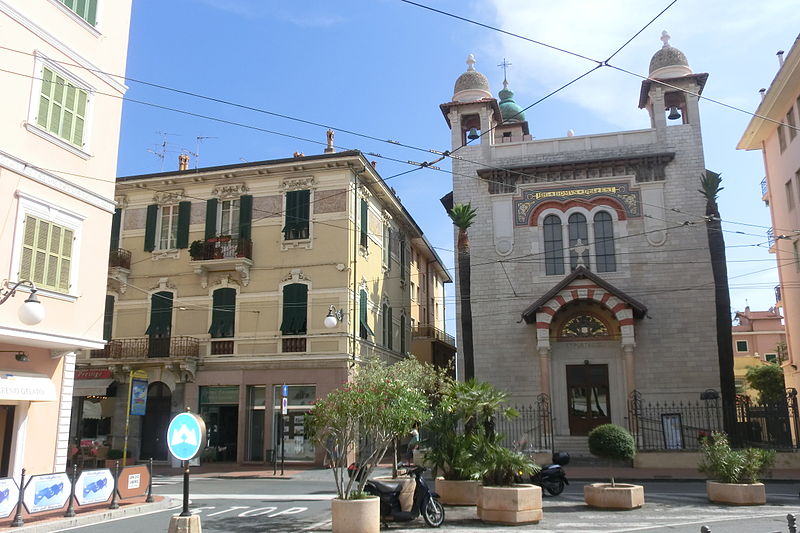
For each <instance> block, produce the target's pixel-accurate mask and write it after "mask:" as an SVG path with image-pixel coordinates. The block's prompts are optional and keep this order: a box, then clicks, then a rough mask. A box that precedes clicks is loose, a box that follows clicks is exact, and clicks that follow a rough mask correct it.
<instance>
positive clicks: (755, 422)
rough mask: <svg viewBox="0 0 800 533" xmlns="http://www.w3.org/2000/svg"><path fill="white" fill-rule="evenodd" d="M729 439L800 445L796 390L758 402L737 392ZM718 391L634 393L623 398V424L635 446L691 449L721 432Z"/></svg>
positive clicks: (747, 443)
mask: <svg viewBox="0 0 800 533" xmlns="http://www.w3.org/2000/svg"><path fill="white" fill-rule="evenodd" d="M734 410H735V413H736V424H735V427H734V428H733V430H732V433H733V435H731V441H732V442H733V443H734V444H738V445H741V446H755V447H765V448H773V449H791V448H798V447H800V441H799V440H798V430H799V429H800V424H798V409H797V391H796V390H795V389H789V390H788V391H787V394H786V398H785V400H784V401H782V402H777V403H775V404H768V405H758V404H756V403H754V402H752V401H751V400H750V399H749V398H748V397H747V396H739V397H737V399H736V405H735V406H734ZM723 411H724V408H723V403H722V401H721V399H720V397H719V393H717V392H716V391H714V390H711V389H709V390H706V391H705V392H703V393H702V394H701V395H700V400H697V401H681V402H655V403H649V402H645V401H644V398H643V396H642V394H641V393H640V392H638V391H634V392H633V393H632V394H631V397H630V400H629V402H628V426H629V430H630V432H631V434H632V435H633V436H634V438H635V439H636V446H637V448H638V449H640V450H696V449H698V448H699V447H700V444H701V442H702V440H703V438H704V437H706V436H709V435H711V433H712V432H715V431H724V424H723Z"/></svg>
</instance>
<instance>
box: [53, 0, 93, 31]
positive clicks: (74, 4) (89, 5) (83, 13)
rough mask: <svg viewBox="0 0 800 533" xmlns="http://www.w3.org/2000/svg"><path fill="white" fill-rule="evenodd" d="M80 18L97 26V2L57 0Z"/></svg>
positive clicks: (90, 0)
mask: <svg viewBox="0 0 800 533" xmlns="http://www.w3.org/2000/svg"><path fill="white" fill-rule="evenodd" d="M59 1H60V2H61V3H62V4H64V5H65V6H67V7H68V8H70V9H71V10H72V11H74V12H75V13H76V14H77V15H78V16H79V17H80V18H82V19H83V20H85V21H86V22H88V23H89V24H91V25H92V26H95V25H96V24H97V0H59Z"/></svg>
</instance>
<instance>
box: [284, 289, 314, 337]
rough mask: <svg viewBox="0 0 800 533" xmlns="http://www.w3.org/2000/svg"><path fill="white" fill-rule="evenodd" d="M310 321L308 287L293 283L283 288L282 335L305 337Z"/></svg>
mask: <svg viewBox="0 0 800 533" xmlns="http://www.w3.org/2000/svg"><path fill="white" fill-rule="evenodd" d="M307 321H308V285H305V284H303V283H292V284H290V285H286V286H284V287H283V321H282V322H281V333H282V334H284V335H303V334H305V332H306V323H307Z"/></svg>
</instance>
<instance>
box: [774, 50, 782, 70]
mask: <svg viewBox="0 0 800 533" xmlns="http://www.w3.org/2000/svg"><path fill="white" fill-rule="evenodd" d="M775 55H776V56H778V66H779V67H782V66H783V50H778V53H776V54H775Z"/></svg>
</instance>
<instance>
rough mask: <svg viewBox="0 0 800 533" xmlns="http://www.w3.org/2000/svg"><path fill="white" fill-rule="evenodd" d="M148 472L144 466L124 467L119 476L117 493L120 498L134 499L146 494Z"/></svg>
mask: <svg viewBox="0 0 800 533" xmlns="http://www.w3.org/2000/svg"><path fill="white" fill-rule="evenodd" d="M149 484H150V472H149V471H148V470H147V467H146V466H144V465H136V466H126V467H125V468H123V469H122V471H121V472H120V474H119V481H118V482H117V493H118V494H119V497H120V498H123V499H124V498H135V497H136V496H144V495H145V494H147V486H148V485H149Z"/></svg>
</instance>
